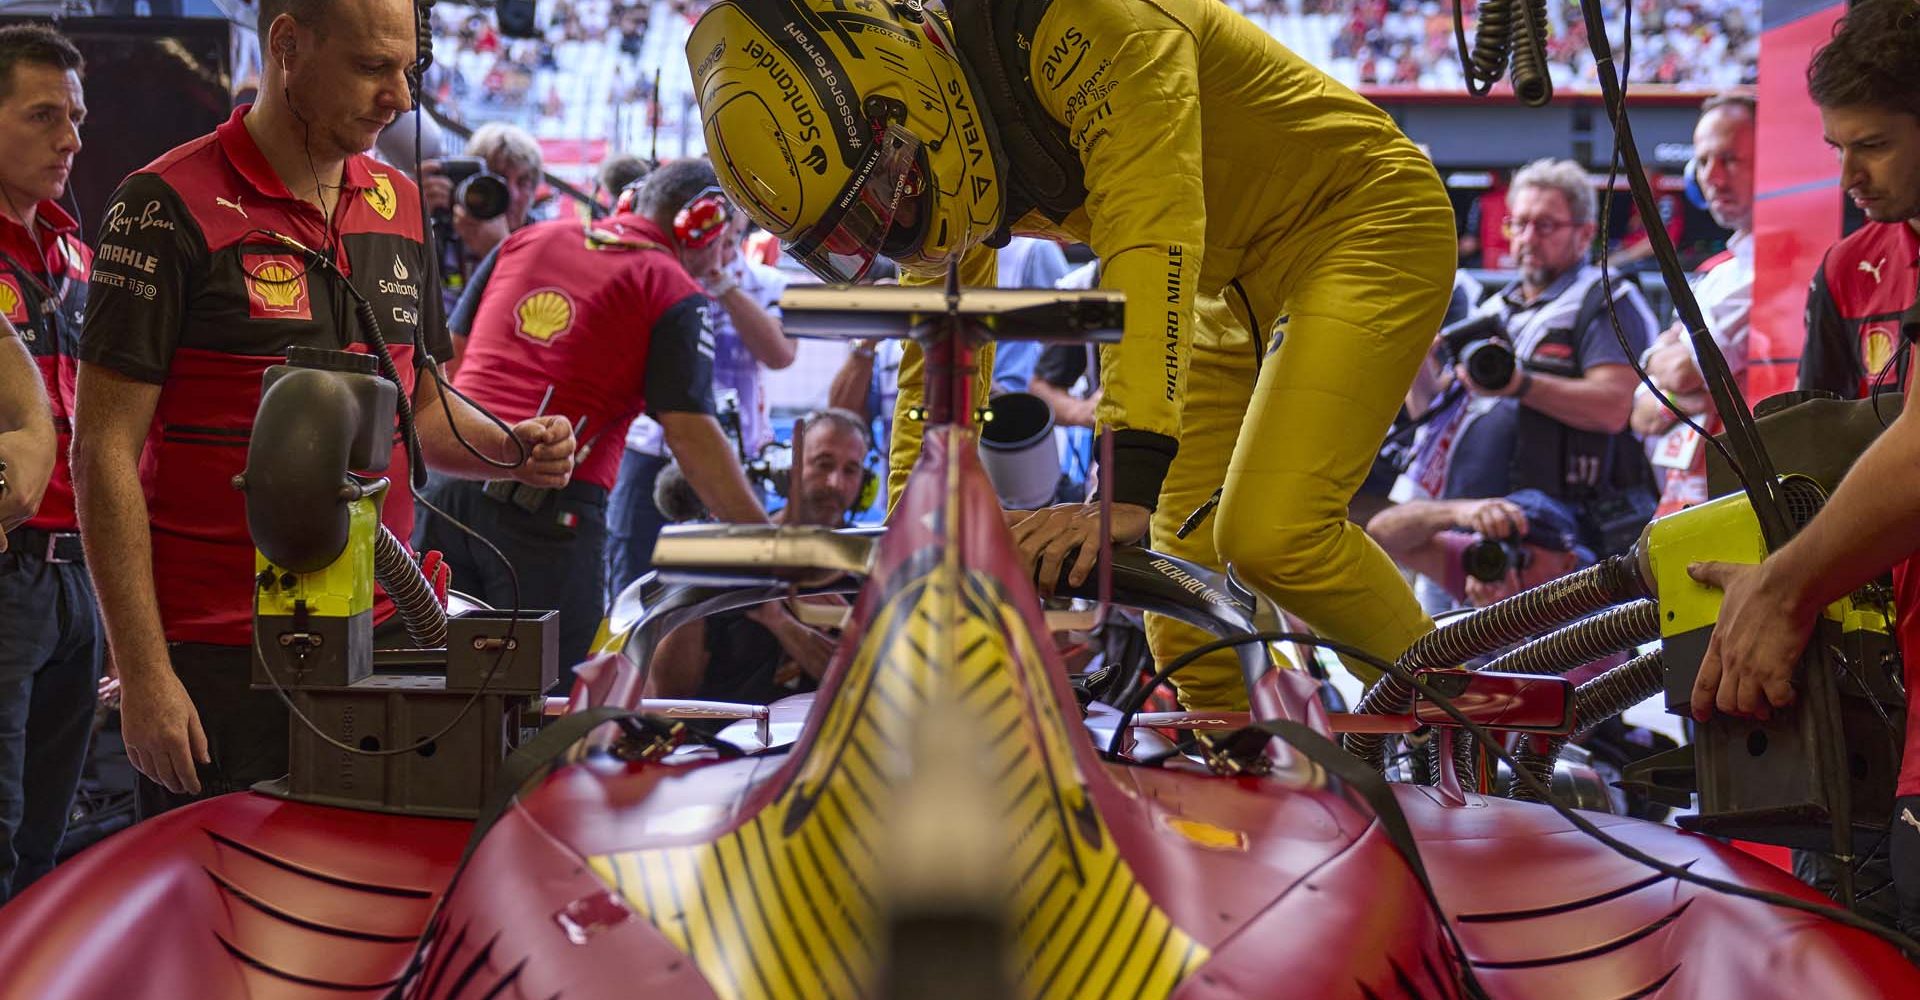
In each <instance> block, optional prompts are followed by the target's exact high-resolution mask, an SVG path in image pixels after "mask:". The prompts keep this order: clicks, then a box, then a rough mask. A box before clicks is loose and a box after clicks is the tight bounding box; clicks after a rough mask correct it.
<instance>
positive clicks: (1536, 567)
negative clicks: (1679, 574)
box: [1367, 490, 1593, 608]
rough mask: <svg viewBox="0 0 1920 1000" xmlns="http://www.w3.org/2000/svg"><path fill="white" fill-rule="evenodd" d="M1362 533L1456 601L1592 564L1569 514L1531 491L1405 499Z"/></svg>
mask: <svg viewBox="0 0 1920 1000" xmlns="http://www.w3.org/2000/svg"><path fill="white" fill-rule="evenodd" d="M1367 534H1368V535H1371V536H1372V537H1373V540H1374V541H1376V542H1379V543H1380V547H1381V548H1383V549H1385V550H1386V552H1387V554H1388V555H1389V556H1392V557H1393V561H1394V562H1396V563H1399V564H1400V565H1401V566H1402V567H1404V568H1406V569H1409V570H1412V571H1414V572H1416V573H1419V574H1420V575H1421V576H1424V577H1426V578H1427V579H1429V580H1432V581H1433V582H1434V583H1435V584H1437V585H1438V586H1439V587H1440V588H1441V589H1443V590H1444V591H1446V593H1447V596H1448V597H1450V598H1451V599H1452V601H1453V602H1454V603H1455V604H1456V605H1457V604H1458V603H1459V602H1463V601H1464V602H1465V603H1467V604H1470V605H1472V606H1473V607H1476V608H1484V607H1486V606H1487V605H1489V604H1492V603H1494V602H1495V601H1499V600H1502V599H1504V598H1507V597H1510V596H1512V595H1514V594H1516V593H1519V592H1520V591H1522V590H1525V589H1526V588H1528V587H1535V586H1539V585H1540V584H1542V583H1545V582H1547V581H1548V580H1552V579H1556V578H1558V577H1562V576H1565V575H1567V574H1568V573H1571V572H1573V571H1574V570H1576V569H1579V568H1581V567H1582V566H1586V565H1589V564H1591V563H1592V562H1593V553H1592V552H1591V551H1589V550H1588V549H1587V548H1586V547H1584V546H1582V545H1581V544H1580V530H1579V524H1578V522H1577V520H1576V519H1575V518H1574V516H1573V512H1572V511H1570V510H1568V509H1567V507H1566V506H1565V505H1564V504H1561V503H1560V502H1559V501H1556V500H1554V499H1553V498H1552V497H1549V496H1547V495H1546V494H1544V493H1541V492H1540V491H1539V490H1521V491H1520V492H1518V493H1514V494H1513V495H1511V496H1506V497H1494V498H1491V499H1486V500H1411V501H1408V502H1406V503H1403V504H1399V505H1397V506H1393V507H1389V508H1387V509H1386V510H1383V511H1381V512H1380V513H1378V514H1376V515H1374V517H1373V519H1372V520H1371V521H1369V522H1367Z"/></svg>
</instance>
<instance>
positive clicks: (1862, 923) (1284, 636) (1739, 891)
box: [1107, 632, 1920, 961]
mask: <svg viewBox="0 0 1920 1000" xmlns="http://www.w3.org/2000/svg"><path fill="white" fill-rule="evenodd" d="M1251 642H1262V643H1266V642H1297V643H1302V644H1304V645H1311V646H1318V647H1320V648H1323V649H1329V650H1332V651H1333V652H1335V653H1338V654H1340V655H1341V656H1345V657H1350V658H1352V659H1355V660H1359V661H1360V662H1362V663H1365V664H1367V665H1368V666H1371V667H1373V668H1374V669H1376V670H1379V671H1381V672H1382V673H1385V674H1387V675H1389V676H1392V677H1395V678H1398V679H1399V680H1400V681H1401V682H1402V683H1404V684H1406V685H1408V686H1409V687H1411V688H1413V689H1414V691H1416V692H1418V693H1419V694H1420V695H1421V697H1423V698H1425V699H1426V700H1428V701H1430V702H1432V703H1433V704H1434V705H1435V706H1437V707H1438V708H1439V709H1440V710H1441V711H1443V712H1445V713H1446V714H1447V716H1448V717H1449V718H1451V719H1452V720H1453V721H1454V723H1455V724H1457V725H1458V726H1459V727H1460V728H1461V729H1464V730H1466V732H1467V733H1468V734H1469V735H1471V736H1472V737H1473V738H1474V740H1475V741H1476V742H1478V743H1480V744H1481V745H1482V746H1484V747H1486V748H1487V749H1488V750H1489V751H1490V752H1492V753H1493V755H1494V756H1495V757H1496V758H1498V759H1499V760H1500V761H1501V762H1502V763H1504V764H1506V765H1507V767H1508V769H1510V770H1511V771H1512V772H1513V780H1514V781H1516V782H1519V783H1521V784H1523V785H1525V786H1526V788H1527V791H1528V792H1529V793H1531V794H1532V795H1534V796H1535V797H1536V798H1537V799H1538V801H1539V802H1540V804H1541V805H1544V806H1546V807H1548V808H1550V809H1552V810H1553V811H1554V812H1555V813H1557V814H1558V815H1559V816H1560V818H1561V819H1564V820H1566V821H1567V823H1569V824H1570V825H1572V826H1573V828H1574V829H1576V830H1578V831H1580V832H1581V833H1584V834H1586V835H1587V836H1588V837H1591V838H1592V839H1594V840H1596V841H1599V842H1600V844H1601V845H1602V846H1604V847H1606V848H1607V849H1608V850H1611V851H1613V852H1614V853H1615V854H1618V855H1620V856H1621V857H1623V858H1626V859H1627V860H1629V861H1633V862H1636V863H1638V864H1641V865H1644V866H1646V867H1648V868H1651V869H1653V870H1654V871H1656V872H1659V873H1660V874H1662V875H1665V876H1667V877H1668V878H1671V879H1675V880H1677V881H1681V882H1688V883H1691V884H1693V885H1697V886H1700V887H1702V888H1705V889H1711V890H1713V891H1715V892H1720V893H1723V894H1725V895H1729V896H1735V897H1738V898H1741V899H1750V900H1753V901H1755V902H1759V903H1766V904H1769V905H1772V906H1778V907H1781V908H1782V909H1788V910H1797V911H1799V912H1801V913H1808V914H1812V915H1814V916H1816V917H1825V918H1826V919H1828V920H1832V921H1834V922H1835V923H1839V924H1842V925H1844V926H1847V927H1851V928H1854V929H1855V930H1861V931H1865V932H1867V933H1868V934H1872V935H1873V936H1875V937H1877V938H1879V939H1881V940H1882V941H1885V942H1887V943H1888V944H1891V945H1893V946H1894V947H1895V948H1898V949H1900V951H1902V952H1903V953H1905V954H1906V955H1907V957H1908V958H1909V959H1913V960H1916V961H1920V941H1915V940H1914V939H1912V938H1910V937H1908V936H1907V935H1905V934H1902V933H1900V932H1899V931H1896V930H1891V929H1889V928H1885V927H1882V926H1880V925H1879V924H1876V923H1874V922H1873V921H1871V920H1868V919H1867V918H1865V917H1862V916H1859V915H1857V914H1855V913H1852V912H1849V911H1847V910H1841V909H1835V908H1833V907H1832V906H1829V905H1825V904H1821V903H1809V902H1807V901H1806V900H1803V899H1797V898H1795V897H1793V896H1789V895H1787V894H1785V893H1780V892H1773V891H1771V890H1768V889H1755V888H1753V887H1751V886H1744V885H1740V884H1738V883H1735V882H1728V881H1725V880H1722V879H1717V878H1713V877H1711V876H1707V875H1700V874H1697V873H1695V872H1693V871H1690V870H1688V869H1686V868H1683V867H1681V866H1679V865H1675V864H1670V863H1668V862H1666V861H1662V860H1660V859H1659V858H1656V857H1654V856H1653V855H1651V854H1648V853H1646V852H1645V851H1642V850H1640V849H1639V848H1637V847H1634V846H1633V845H1632V844H1629V843H1626V842H1625V841H1622V840H1620V839H1618V838H1616V837H1614V836H1613V835H1612V834H1609V833H1607V832H1606V831H1604V830H1602V829H1600V828H1599V827H1598V826H1595V825H1594V824H1593V822H1592V821H1591V820H1589V819H1587V818H1586V817H1584V816H1582V815H1580V814H1579V813H1578V812H1577V811H1575V810H1573V809H1569V808H1568V807H1566V806H1565V805H1562V804H1561V803H1559V802H1557V801H1555V800H1554V798H1553V790H1552V789H1551V788H1549V787H1548V786H1547V785H1546V784H1544V783H1542V782H1541V781H1540V780H1539V779H1538V778H1536V777H1534V775H1533V774H1531V773H1529V772H1528V771H1527V769H1526V768H1525V766H1524V765H1522V764H1521V763H1520V761H1518V760H1516V759H1515V758H1514V756H1513V754H1512V753H1510V752H1509V751H1508V750H1507V748H1506V746H1505V744H1504V742H1503V741H1502V740H1500V739H1498V738H1497V737H1495V736H1494V734H1493V733H1492V732H1491V731H1489V730H1488V729H1487V728H1486V727H1485V726H1482V725H1480V724H1479V723H1477V722H1475V721H1473V720H1472V719H1470V718H1468V717H1467V715H1466V713H1465V712H1462V711H1461V710H1460V709H1459V708H1458V707H1456V706H1455V705H1454V704H1453V701H1452V700H1451V699H1449V698H1448V697H1447V696H1446V695H1444V694H1441V693H1440V692H1439V691H1436V690H1434V689H1433V688H1432V687H1430V686H1428V684H1427V683H1426V682H1425V681H1423V680H1421V679H1420V678H1419V677H1417V676H1416V675H1415V674H1414V673H1412V672H1411V671H1408V670H1407V669H1406V668H1404V667H1402V666H1400V665H1399V664H1397V663H1390V662H1388V661H1386V660H1383V659H1381V658H1380V657H1377V656H1374V655H1373V654H1372V653H1368V652H1366V651H1365V650H1361V649H1357V648H1355V647H1353V646H1349V645H1347V644H1345V643H1341V642H1334V641H1332V640H1330V639H1323V638H1320V637H1319V636H1311V635H1302V634H1300V633H1298V632H1249V633H1245V634H1242V635H1236V636H1229V637H1227V638H1224V639H1215V640H1213V641H1212V642H1207V643H1203V644H1201V645H1199V646H1196V647H1194V648H1193V649H1190V650H1188V651H1187V652H1185V653H1183V654H1181V655H1180V656H1179V657H1176V658H1175V659H1174V660H1173V661H1172V662H1170V663H1168V664H1167V665H1166V667H1164V668H1162V669H1161V670H1160V671H1158V672H1157V673H1155V674H1154V675H1153V678H1152V679H1151V680H1149V681H1148V682H1147V685H1146V687H1145V688H1143V689H1142V694H1141V695H1140V696H1139V697H1138V698H1137V699H1136V702H1139V701H1144V700H1145V697H1146V695H1147V694H1151V693H1152V691H1153V689H1154V688H1155V687H1157V686H1159V685H1160V684H1161V683H1164V682H1165V681H1166V679H1167V677H1169V676H1171V675H1172V674H1173V673H1174V672H1175V671H1177V670H1179V669H1181V668H1182V667H1185V666H1187V665H1188V664H1190V663H1193V662H1194V661H1195V660H1198V659H1199V658H1200V657H1202V656H1205V655H1206V654H1208V653H1211V652H1213V651H1215V650H1218V649H1226V648H1229V647H1233V646H1244V645H1246V644H1247V643H1251ZM1136 711H1138V705H1137V704H1135V705H1133V706H1130V707H1129V708H1128V709H1127V710H1126V711H1123V712H1122V713H1121V716H1120V723H1121V724H1120V726H1119V727H1118V728H1116V729H1115V730H1114V739H1113V741H1112V743H1111V744H1110V745H1109V746H1108V748H1107V753H1108V755H1109V756H1113V757H1118V756H1120V755H1119V752H1118V747H1119V742H1120V736H1121V734H1122V733H1124V732H1126V729H1127V723H1128V722H1129V721H1130V720H1131V718H1132V716H1133V714H1134V713H1135V712H1136ZM1122 759H1124V758H1122ZM1444 922H1445V921H1444V917H1443V923H1444Z"/></svg>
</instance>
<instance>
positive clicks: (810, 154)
mask: <svg viewBox="0 0 1920 1000" xmlns="http://www.w3.org/2000/svg"><path fill="white" fill-rule="evenodd" d="M800 162H801V163H804V164H806V165H807V166H809V167H812V168H813V172H814V173H816V174H825V173H826V172H827V151H826V150H824V149H821V148H820V147H819V146H815V147H813V148H812V149H810V150H808V151H807V155H806V156H804V157H802V158H801V159H800Z"/></svg>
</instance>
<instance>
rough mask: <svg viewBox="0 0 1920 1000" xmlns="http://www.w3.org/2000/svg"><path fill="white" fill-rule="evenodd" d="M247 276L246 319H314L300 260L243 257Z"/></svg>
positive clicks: (261, 255) (267, 255)
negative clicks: (247, 317) (249, 317)
mask: <svg viewBox="0 0 1920 1000" xmlns="http://www.w3.org/2000/svg"><path fill="white" fill-rule="evenodd" d="M240 269H241V270H242V271H244V272H246V280H247V315H249V316H251V317H253V318H254V319H306V320H310V319H312V318H313V301H312V299H311V298H309V297H308V295H307V272H306V268H305V267H304V266H302V264H301V261H300V259H299V258H298V257H294V256H292V255H290V254H283V253H250V254H242V255H241V257H240Z"/></svg>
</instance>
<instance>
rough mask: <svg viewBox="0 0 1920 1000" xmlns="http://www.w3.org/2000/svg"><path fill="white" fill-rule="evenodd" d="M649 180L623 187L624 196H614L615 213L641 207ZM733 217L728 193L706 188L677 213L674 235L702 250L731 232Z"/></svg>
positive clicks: (689, 247)
mask: <svg viewBox="0 0 1920 1000" xmlns="http://www.w3.org/2000/svg"><path fill="white" fill-rule="evenodd" d="M646 182H647V179H646V178H645V177H642V178H640V179H639V180H637V181H634V182H633V183H632V184H629V185H627V186H626V187H624V188H622V189H621V191H620V196H619V197H618V198H615V199H614V202H613V214H615V215H628V214H631V213H633V212H634V211H635V210H637V209H638V208H639V205H640V188H641V186H642V185H644V184H646ZM732 220H733V202H731V201H728V200H727V193H726V192H725V191H722V190H720V189H719V188H718V187H711V186H710V187H706V188H703V189H701V191H700V193H699V194H696V195H694V196H693V197H692V198H691V199H689V200H688V201H687V203H686V204H685V205H682V206H681V207H680V211H678V212H676V213H674V216H673V235H674V238H675V239H677V240H679V241H680V245H681V246H683V247H686V248H687V249H689V250H699V249H701V248H703V247H706V246H708V245H710V244H712V243H713V241H714V240H717V239H719V238H720V237H721V235H723V234H724V233H725V232H726V231H727V223H729V222H731V221H732Z"/></svg>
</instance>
